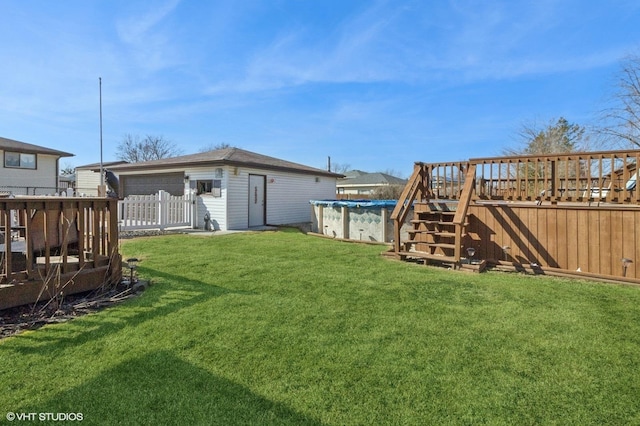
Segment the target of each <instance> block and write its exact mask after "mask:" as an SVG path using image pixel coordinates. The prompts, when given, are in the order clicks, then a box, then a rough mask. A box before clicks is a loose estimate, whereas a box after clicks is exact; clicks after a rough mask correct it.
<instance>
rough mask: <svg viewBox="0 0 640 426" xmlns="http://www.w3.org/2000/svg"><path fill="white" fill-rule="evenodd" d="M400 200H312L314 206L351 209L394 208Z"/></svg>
mask: <svg viewBox="0 0 640 426" xmlns="http://www.w3.org/2000/svg"><path fill="white" fill-rule="evenodd" d="M397 202H398V200H311V201H310V203H311V204H313V205H314V206H324V207H349V208H356V209H357V208H376V207H377V208H393V207H395V206H396V203H397Z"/></svg>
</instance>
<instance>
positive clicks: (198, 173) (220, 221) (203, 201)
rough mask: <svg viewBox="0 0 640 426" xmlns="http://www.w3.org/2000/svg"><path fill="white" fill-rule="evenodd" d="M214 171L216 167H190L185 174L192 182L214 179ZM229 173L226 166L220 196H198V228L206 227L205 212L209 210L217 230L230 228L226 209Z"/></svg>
mask: <svg viewBox="0 0 640 426" xmlns="http://www.w3.org/2000/svg"><path fill="white" fill-rule="evenodd" d="M214 173H215V168H199V169H188V170H186V171H185V175H187V176H189V181H190V182H195V181H198V180H213V179H214ZM228 175H229V172H228V170H227V169H226V168H224V173H223V177H222V188H221V196H220V197H214V196H213V195H211V194H201V195H199V196H198V197H197V198H196V200H197V211H196V227H197V228H201V229H203V228H204V225H205V223H204V217H205V213H207V212H209V216H210V218H211V222H212V225H213V226H214V227H215V230H216V231H218V230H226V229H229V227H228V224H227V209H226V204H227V185H226V180H227V176H228Z"/></svg>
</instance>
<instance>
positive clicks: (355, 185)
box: [336, 170, 407, 195]
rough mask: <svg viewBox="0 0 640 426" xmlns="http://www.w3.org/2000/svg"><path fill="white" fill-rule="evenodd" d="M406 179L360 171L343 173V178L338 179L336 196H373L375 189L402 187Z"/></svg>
mask: <svg viewBox="0 0 640 426" xmlns="http://www.w3.org/2000/svg"><path fill="white" fill-rule="evenodd" d="M406 184H407V180H406V179H401V178H398V177H395V176H391V175H388V174H386V173H367V172H363V171H360V170H351V171H349V172H346V173H345V177H344V178H342V179H338V183H337V185H336V186H337V190H338V194H361V195H370V194H373V192H374V191H375V189H376V188H379V187H384V186H390V185H400V186H402V187H404V186H405V185H406Z"/></svg>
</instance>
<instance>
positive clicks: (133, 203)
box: [118, 191, 195, 231]
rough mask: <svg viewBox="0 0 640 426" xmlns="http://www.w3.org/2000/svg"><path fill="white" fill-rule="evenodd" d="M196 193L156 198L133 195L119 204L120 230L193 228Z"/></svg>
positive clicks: (164, 194) (164, 193)
mask: <svg viewBox="0 0 640 426" xmlns="http://www.w3.org/2000/svg"><path fill="white" fill-rule="evenodd" d="M194 197H195V195H194V194H193V193H190V194H186V195H184V196H174V195H171V194H169V193H168V192H165V191H160V192H159V193H158V194H153V195H129V196H128V197H126V198H125V199H123V200H120V202H119V203H118V221H119V224H120V230H122V231H129V230H140V229H160V230H164V229H166V228H179V227H184V228H186V227H191V226H193V213H194V206H193V200H194Z"/></svg>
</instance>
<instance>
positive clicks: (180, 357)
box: [0, 230, 640, 425]
mask: <svg viewBox="0 0 640 426" xmlns="http://www.w3.org/2000/svg"><path fill="white" fill-rule="evenodd" d="M382 250H383V248H382V247H380V246H370V245H357V244H351V243H342V242H338V241H332V240H326V239H322V238H317V237H311V236H306V235H303V234H300V233H298V232H297V231H292V230H285V231H280V232H264V233H257V234H250V233H247V234H232V235H224V236H215V237H208V236H194V235H191V236H189V235H173V236H163V237H152V238H139V239H134V240H127V241H124V242H123V243H122V252H123V253H124V257H125V258H126V257H128V256H136V257H138V258H140V259H141V262H140V266H139V272H140V275H141V276H142V277H143V278H146V279H150V280H152V282H153V283H154V285H152V286H151V287H150V288H149V289H148V290H147V291H146V292H145V293H144V294H143V295H142V296H141V297H139V298H136V299H132V300H130V301H128V302H126V303H125V304H122V305H119V306H117V307H114V308H111V309H108V310H105V311H102V312H100V313H97V314H93V315H88V316H85V317H82V318H79V319H77V320H74V321H72V322H69V323H65V324H57V325H53V326H47V327H44V328H42V329H40V330H37V331H32V332H27V333H24V334H22V335H19V336H16V337H11V338H7V339H4V340H2V341H0V419H1V420H0V421H4V418H5V414H6V413H7V412H18V413H30V412H37V413H41V412H45V413H46V412H53V413H71V412H73V413H77V412H80V413H82V414H83V419H84V420H83V422H82V423H83V424H205V425H209V424H225V425H228V424H257V425H263V424H291V425H298V424H318V425H320V424H326V425H345V424H361V425H369V424H376V425H378V424H517V425H527V424H558V425H570V424H575V425H588V424H593V425H600V424H640V288H637V287H626V286H618V285H608V284H597V283H589V282H581V281H571V280H563V279H554V278H544V277H526V276H520V275H513V274H501V273H494V272H488V273H483V274H467V273H462V272H450V271H445V270H442V269H436V268H430V267H424V266H420V265H414V264H408V263H401V262H397V261H390V260H387V259H384V258H382V257H381V256H380V252H381V251H382ZM38 423H39V424H43V422H38ZM53 423H56V422H53ZM77 423H79V422H77ZM57 424H60V422H57Z"/></svg>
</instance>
